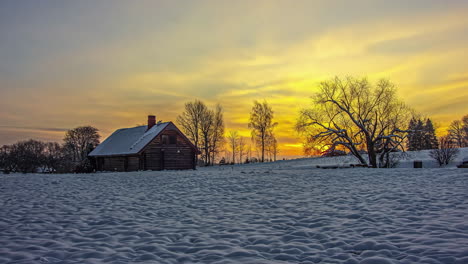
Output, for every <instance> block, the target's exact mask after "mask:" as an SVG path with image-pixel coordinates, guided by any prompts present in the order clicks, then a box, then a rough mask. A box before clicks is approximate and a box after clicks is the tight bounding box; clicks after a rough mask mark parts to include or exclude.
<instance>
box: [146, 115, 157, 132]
mask: <svg viewBox="0 0 468 264" xmlns="http://www.w3.org/2000/svg"><path fill="white" fill-rule="evenodd" d="M154 125H156V116H154V115H149V116H148V129H147V130H150V129H151V128H152V127H153V126H154Z"/></svg>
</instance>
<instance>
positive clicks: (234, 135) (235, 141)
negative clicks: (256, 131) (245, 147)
mask: <svg viewBox="0 0 468 264" xmlns="http://www.w3.org/2000/svg"><path fill="white" fill-rule="evenodd" d="M227 140H228V143H229V147H230V148H231V153H232V162H234V163H236V153H237V151H238V150H239V132H238V131H237V130H231V131H229V133H228V135H227Z"/></svg>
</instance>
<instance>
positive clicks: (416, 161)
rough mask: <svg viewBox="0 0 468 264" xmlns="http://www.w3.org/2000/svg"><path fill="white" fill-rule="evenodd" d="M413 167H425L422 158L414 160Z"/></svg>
mask: <svg viewBox="0 0 468 264" xmlns="http://www.w3.org/2000/svg"><path fill="white" fill-rule="evenodd" d="M413 167H414V168H415V169H421V168H422V167H423V163H422V160H415V161H414V162H413Z"/></svg>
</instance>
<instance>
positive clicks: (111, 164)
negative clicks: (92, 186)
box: [98, 156, 140, 171]
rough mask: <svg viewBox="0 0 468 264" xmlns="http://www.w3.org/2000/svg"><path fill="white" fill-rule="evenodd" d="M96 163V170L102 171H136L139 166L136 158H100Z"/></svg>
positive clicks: (138, 160)
mask: <svg viewBox="0 0 468 264" xmlns="http://www.w3.org/2000/svg"><path fill="white" fill-rule="evenodd" d="M99 159H100V160H103V161H99ZM98 162H99V163H98V169H99V170H102V171H137V170H139V165H140V159H139V157H138V156H119V157H103V158H102V157H100V158H98Z"/></svg>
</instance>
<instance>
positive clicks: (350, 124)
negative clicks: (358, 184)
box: [296, 77, 409, 168]
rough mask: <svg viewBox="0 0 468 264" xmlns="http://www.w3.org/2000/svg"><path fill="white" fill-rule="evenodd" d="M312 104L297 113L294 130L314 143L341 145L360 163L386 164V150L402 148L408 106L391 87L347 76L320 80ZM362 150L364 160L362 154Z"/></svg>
mask: <svg viewBox="0 0 468 264" xmlns="http://www.w3.org/2000/svg"><path fill="white" fill-rule="evenodd" d="M313 100H314V105H313V106H312V107H311V108H307V109H303V110H302V111H301V112H300V116H299V119H298V121H297V123H296V129H297V130H298V131H299V132H300V133H303V134H304V135H306V136H309V137H312V138H313V139H314V141H313V142H314V143H316V144H319V145H328V146H329V147H336V146H342V147H344V148H346V149H348V150H349V152H350V153H351V154H352V155H354V156H355V157H356V158H357V159H358V160H359V162H360V163H362V164H370V165H371V166H372V167H374V168H376V167H387V164H386V160H388V158H389V154H390V152H393V151H395V149H397V148H401V149H403V146H402V142H403V140H404V139H405V138H406V135H407V132H408V131H406V130H402V129H401V128H402V127H405V126H406V124H408V122H407V120H408V118H409V109H408V108H407V107H406V106H405V104H404V103H403V102H402V101H400V100H399V99H398V98H397V95H396V89H395V86H394V85H393V84H392V83H390V82H389V81H388V80H380V81H379V82H377V84H375V85H374V86H373V85H372V84H370V83H369V82H368V81H367V79H366V78H362V79H356V78H352V77H348V78H345V79H340V78H338V77H335V78H334V79H332V80H329V81H325V82H322V83H320V86H319V92H318V93H317V94H316V95H315V96H314V97H313ZM362 149H366V151H367V154H368V157H367V160H366V159H365V158H364V156H363V154H362V151H360V150H362Z"/></svg>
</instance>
